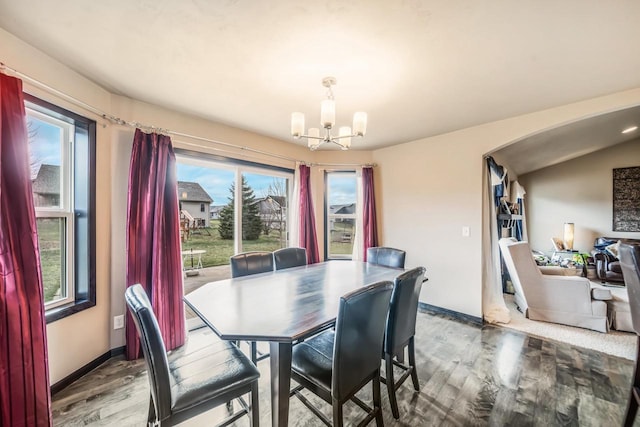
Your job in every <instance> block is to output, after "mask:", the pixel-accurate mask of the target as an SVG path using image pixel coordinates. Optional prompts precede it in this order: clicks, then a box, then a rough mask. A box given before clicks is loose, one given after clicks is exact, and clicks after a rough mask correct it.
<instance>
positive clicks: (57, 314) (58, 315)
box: [45, 300, 96, 325]
mask: <svg viewBox="0 0 640 427" xmlns="http://www.w3.org/2000/svg"><path fill="white" fill-rule="evenodd" d="M95 305H96V302H95V301H90V300H78V301H76V302H74V303H72V304H69V305H65V306H62V307H56V308H53V309H51V310H47V312H46V313H45V319H46V321H47V325H48V324H49V323H53V322H55V321H56V320H60V319H64V318H65V317H68V316H71V315H72V314H76V313H79V312H81V311H83V310H86V309H88V308H91V307H94V306H95Z"/></svg>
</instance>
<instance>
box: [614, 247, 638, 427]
mask: <svg viewBox="0 0 640 427" xmlns="http://www.w3.org/2000/svg"><path fill="white" fill-rule="evenodd" d="M618 258H619V259H620V267H621V268H622V276H623V277H624V284H625V286H626V288H627V294H628V295H629V311H630V312H631V321H632V322H633V330H634V331H635V332H636V335H638V338H637V344H636V345H637V350H636V364H635V367H634V372H633V382H632V383H631V392H630V393H629V403H628V404H627V413H626V415H625V419H624V425H625V426H632V425H633V422H634V421H635V418H636V413H637V412H638V404H639V403H640V369H638V368H640V366H638V365H640V361H639V360H638V358H639V357H640V245H639V244H637V243H635V244H627V243H622V244H620V248H619V250H618Z"/></svg>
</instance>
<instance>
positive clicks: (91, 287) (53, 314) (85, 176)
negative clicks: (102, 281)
mask: <svg viewBox="0 0 640 427" xmlns="http://www.w3.org/2000/svg"><path fill="white" fill-rule="evenodd" d="M25 99H26V102H25V107H26V113H27V132H28V144H29V162H30V168H31V186H32V191H33V202H34V208H35V214H36V225H37V231H38V246H39V250H40V264H41V268H42V282H43V294H44V303H45V310H46V316H47V322H50V321H53V320H56V319H59V318H62V317H65V316H67V315H70V314H73V313H75V312H77V311H80V310H82V309H84V308H88V307H91V306H94V305H95V243H94V241H95V213H94V212H95V198H94V193H95V154H94V153H95V122H94V121H92V120H89V119H86V118H84V117H81V116H78V115H76V114H75V113H72V112H69V111H66V110H64V109H62V108H59V107H56V106H54V105H51V104H49V103H46V102H44V101H42V100H39V99H37V98H35V97H32V96H30V95H28V94H25Z"/></svg>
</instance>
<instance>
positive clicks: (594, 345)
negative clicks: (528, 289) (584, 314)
mask: <svg viewBox="0 0 640 427" xmlns="http://www.w3.org/2000/svg"><path fill="white" fill-rule="evenodd" d="M504 300H505V303H506V304H507V307H508V308H509V312H510V313H511V322H510V323H507V324H502V323H499V325H500V326H503V327H505V328H510V329H515V330H518V331H521V332H524V333H527V334H529V335H535V336H538V337H542V338H548V339H552V340H555V341H560V342H565V343H567V344H571V345H575V346H578V347H584V348H588V349H591V350H596V351H601V352H603V353H606V354H611V355H613V356H618V357H622V358H625V359H629V360H635V358H636V340H637V338H636V335H635V334H633V333H630V332H618V331H613V330H612V331H609V332H608V333H606V334H603V333H601V332H596V331H590V330H588V329H582V328H575V327H572V326H565V325H558V324H555V323H548V322H539V321H536V320H529V319H527V318H526V317H524V315H523V314H522V313H520V312H519V311H518V308H517V306H516V304H515V302H514V300H513V295H505V296H504Z"/></svg>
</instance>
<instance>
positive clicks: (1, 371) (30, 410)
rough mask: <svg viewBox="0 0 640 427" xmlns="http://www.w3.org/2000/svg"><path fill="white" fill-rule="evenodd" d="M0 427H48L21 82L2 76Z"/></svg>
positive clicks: (38, 274) (41, 307)
mask: <svg viewBox="0 0 640 427" xmlns="http://www.w3.org/2000/svg"><path fill="white" fill-rule="evenodd" d="M0 213H1V215H0V277H1V280H2V281H1V282H0V338H1V339H0V426H12V427H16V426H18V427H20V426H50V425H51V395H50V391H49V367H48V360H47V336H46V335H47V334H46V321H45V313H44V299H43V298H44V297H43V290H42V270H41V268H40V251H39V249H38V234H37V228H36V215H35V210H34V208H33V195H32V193H31V173H30V168H29V153H28V141H27V126H26V116H25V110H24V99H23V97H22V81H21V80H19V79H16V78H14V77H9V76H6V75H4V74H0Z"/></svg>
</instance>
